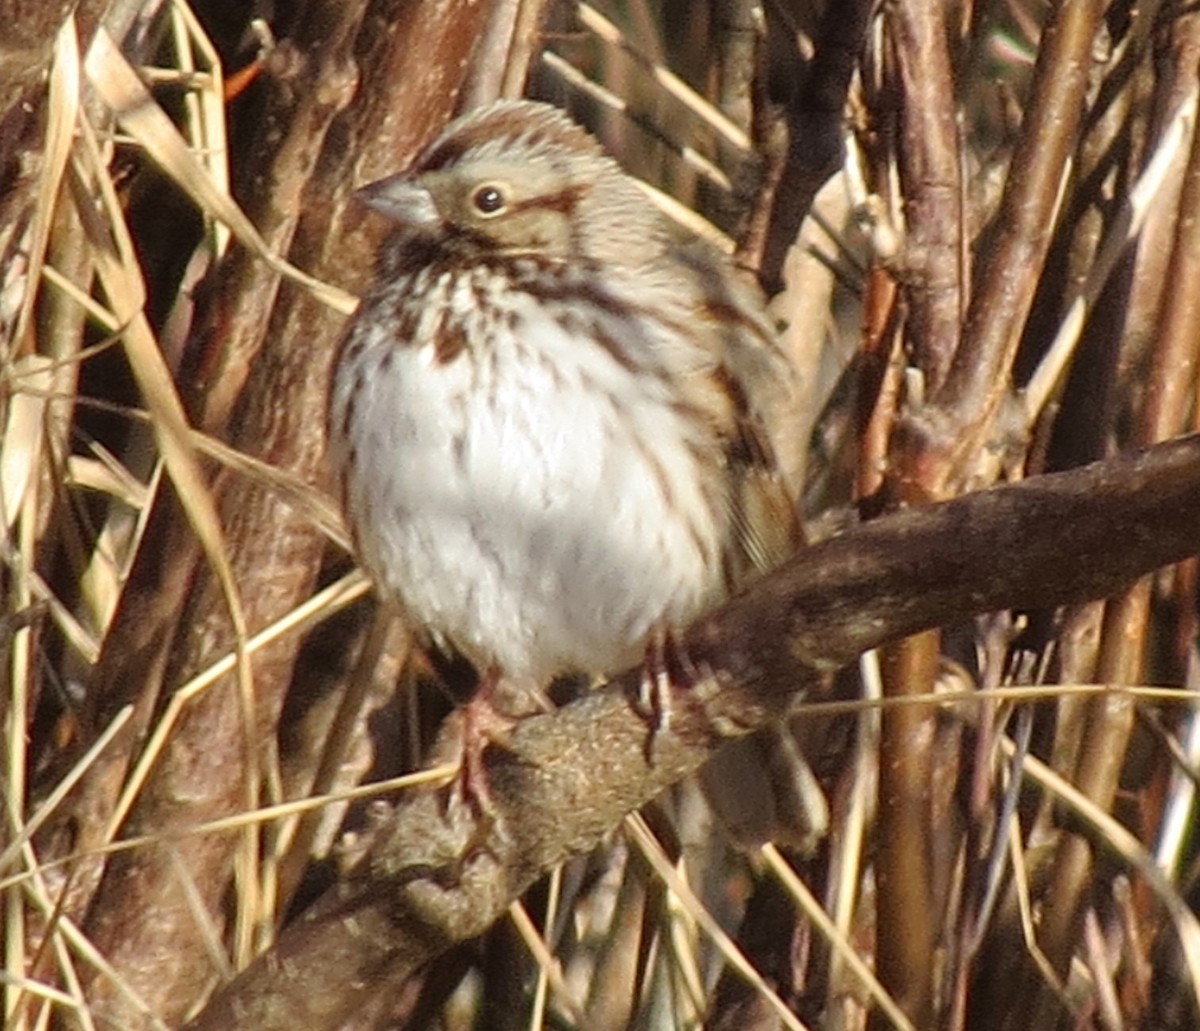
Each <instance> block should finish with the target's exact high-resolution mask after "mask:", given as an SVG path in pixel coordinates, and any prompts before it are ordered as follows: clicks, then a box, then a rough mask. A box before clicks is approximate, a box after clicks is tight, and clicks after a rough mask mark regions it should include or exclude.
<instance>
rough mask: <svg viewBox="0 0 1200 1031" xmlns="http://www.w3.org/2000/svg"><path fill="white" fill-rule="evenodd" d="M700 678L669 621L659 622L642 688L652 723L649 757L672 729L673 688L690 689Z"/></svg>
mask: <svg viewBox="0 0 1200 1031" xmlns="http://www.w3.org/2000/svg"><path fill="white" fill-rule="evenodd" d="M700 679H701V675H700V671H699V670H698V669H696V666H695V665H694V664H693V662H692V660H691V659H690V658H689V657H688V654H687V651H686V649H685V648H684V647H683V644H682V642H681V641H680V640H679V637H678V635H677V634H676V633H675V630H674V628H673V627H671V625H670V624H668V623H665V622H661V621H660V622H658V623H656V624H655V625H654V628H653V629H652V630H651V631H650V636H649V637H648V638H647V639H646V655H645V658H644V660H643V662H642V676H641V680H640V682H639V686H638V704H639V706H640V707H641V710H642V712H643V713H644V714H645V716H646V719H647V722H649V724H650V741H649V743H648V744H647V746H646V754H647V757H648V758H652V753H653V751H654V741H655V739H656V738H657V737H658V735H659V734H660V733H662V732H664V731H666V730H669V729H670V726H671V715H672V713H673V711H674V701H673V698H672V689H673V688H675V687H682V688H685V689H686V688H690V687H691V686H692V685H694V684H696V683H697V682H698V681H699V680H700Z"/></svg>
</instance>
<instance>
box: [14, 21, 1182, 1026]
mask: <svg viewBox="0 0 1200 1031" xmlns="http://www.w3.org/2000/svg"><path fill="white" fill-rule="evenodd" d="M0 17H2V18H3V26H2V28H0V331H2V334H3V336H2V341H3V351H2V359H3V378H2V380H0V401H2V407H0V432H2V436H0V519H2V520H3V534H2V536H0V558H2V560H3V563H2V572H0V580H2V583H3V590H4V607H3V612H2V616H0V657H2V659H3V666H2V668H3V675H4V681H3V691H2V692H0V708H2V711H0V715H2V718H3V728H2V735H0V782H2V784H3V797H4V802H5V808H4V818H3V823H2V830H0V905H2V911H3V929H2V932H0V933H2V934H3V941H4V946H3V947H4V963H3V974H2V975H0V981H2V984H3V994H4V998H3V1005H4V1026H5V1027H6V1028H10V1029H14V1031H18V1029H20V1031H25V1029H41V1028H48V1027H62V1028H83V1029H92V1028H96V1029H105V1031H124V1029H139V1031H140V1029H150V1028H157V1029H161V1028H177V1027H180V1026H183V1025H184V1024H185V1023H188V1022H189V1021H192V1023H191V1024H190V1025H189V1026H190V1027H193V1028H196V1029H218V1028H219V1029H246V1031H249V1029H252V1028H253V1029H267V1031H270V1029H276V1028H278V1029H282V1028H288V1029H291V1031H321V1029H329V1031H334V1029H341V1028H345V1029H350V1028H354V1029H368V1028H425V1027H430V1028H447V1029H458V1028H466V1027H476V1028H488V1029H491V1028H496V1029H507V1028H533V1027H554V1028H569V1027H580V1028H595V1029H601V1031H604V1029H610V1028H612V1029H615V1028H621V1027H626V1026H631V1027H638V1028H655V1029H657V1028H695V1027H700V1026H705V1027H709V1028H727V1029H742V1028H776V1027H789V1028H800V1027H807V1028H814V1029H815V1028H826V1029H841V1028H845V1029H851V1028H872V1029H880V1028H890V1027H895V1028H920V1029H926V1028H947V1029H950V1028H966V1029H970V1031H980V1029H993V1028H995V1029H1001V1028H1004V1029H1008V1028H1012V1029H1018V1028H1019V1029H1029V1028H1032V1029H1042V1028H1047V1029H1050V1028H1091V1027H1096V1028H1105V1029H1118V1028H1155V1029H1166V1028H1181V1029H1182V1028H1193V1027H1196V1026H1200V1009H1198V1007H1197V998H1198V997H1200V924H1198V923H1197V920H1196V916H1195V915H1194V907H1195V902H1196V900H1197V898H1198V897H1200V896H1198V889H1197V875H1198V871H1200V865H1198V856H1200V850H1198V849H1197V842H1196V840H1195V835H1194V834H1193V831H1192V826H1193V822H1194V818H1195V815H1194V814H1195V799H1194V795H1195V790H1196V776H1197V769H1198V761H1200V758H1198V757H1200V724H1198V723H1197V719H1196V712H1195V704H1194V699H1195V691H1196V690H1197V688H1198V686H1200V684H1198V675H1200V667H1198V664H1197V659H1198V653H1197V633H1196V631H1197V598H1196V570H1195V565H1194V562H1191V561H1188V562H1185V563H1184V564H1181V565H1176V566H1172V567H1169V568H1167V569H1165V570H1159V571H1158V572H1154V570H1155V569H1156V568H1157V567H1160V566H1162V565H1163V564H1164V563H1166V562H1169V561H1176V560H1178V559H1181V558H1184V557H1186V556H1187V555H1189V554H1194V553H1196V552H1198V551H1200V518H1197V512H1200V445H1197V442H1196V439H1195V438H1188V437H1184V436H1183V435H1184V434H1186V433H1187V432H1188V431H1189V430H1191V429H1193V428H1194V427H1195V424H1196V422H1197V419H1200V409H1198V407H1197V405H1196V374H1197V348H1198V347H1200V232H1197V228H1196V227H1197V224H1198V223H1197V218H1198V215H1200V137H1196V136H1195V133H1194V126H1195V113H1196V98H1197V68H1198V64H1200V15H1197V14H1196V13H1194V12H1193V11H1192V10H1191V5H1189V4H1185V3H1175V2H1167V0H1146V2H1141V3H1137V4H1134V3H1132V2H1121V0H1118V2H1113V3H1111V4H1105V3H1102V2H1100V0H1091V2H1085V0H1058V2H1052V0H977V2H975V3H971V2H969V0H963V2H957V3H955V2H946V3H940V2H933V3H931V2H929V0H888V2H885V3H882V4H875V3H869V2H864V0H841V2H829V3H827V4H822V3H821V2H819V0H777V2H773V3H767V4H764V5H759V4H757V3H752V2H747V0H707V2H697V3H670V2H655V0H629V2H627V3H616V2H612V3H610V2H607V0H605V2H597V3H596V4H594V5H590V4H575V3H571V2H567V0H491V2H489V3H480V2H468V0H424V2H415V0H413V2H400V0H297V2H294V3H291V4H275V5H272V4H266V3H264V4H241V3H217V2H212V0H194V2H192V3H191V4H189V3H187V2H186V0H175V2H172V0H80V2H79V3H73V2H70V0H55V2H46V3H36V2H29V3H20V2H17V3H13V2H9V3H0ZM521 93H530V94H531V95H535V96H538V97H542V98H545V99H550V100H553V101H554V102H556V103H559V104H562V105H564V106H566V107H568V108H569V109H570V110H571V111H572V112H573V113H575V114H576V116H577V117H579V118H580V119H581V120H583V121H585V122H586V123H587V124H589V125H590V126H591V127H593V128H594V129H595V130H596V131H597V132H598V133H599V134H600V135H601V136H602V138H603V139H604V140H605V143H606V145H607V146H608V147H609V148H610V149H611V150H612V151H613V152H614V153H615V154H617V155H618V156H619V157H620V158H621V160H622V161H623V162H624V163H625V165H626V167H627V168H629V169H630V170H631V171H633V172H634V173H636V174H637V175H639V176H641V177H642V178H644V179H645V180H647V181H648V182H649V183H650V184H651V185H653V186H654V187H656V188H657V189H658V190H659V191H660V192H661V194H662V196H663V199H664V203H668V204H670V205H671V210H672V211H673V212H674V214H675V215H676V217H678V218H680V219H681V220H685V221H687V222H688V223H689V224H691V225H692V226H693V227H694V228H696V229H697V231H701V232H704V233H705V234H707V235H709V236H710V237H711V238H712V239H713V240H714V241H715V242H716V243H717V244H718V245H719V246H726V247H729V248H730V249H732V250H734V251H736V253H737V255H738V257H739V259H740V260H741V261H743V263H745V264H746V265H748V266H750V267H752V268H754V269H756V270H758V272H759V274H760V277H761V279H762V281H763V283H764V284H765V286H766V287H767V288H768V290H769V292H770V293H771V294H772V295H774V300H773V310H774V312H775V313H776V315H777V316H778V317H779V319H780V321H781V323H782V324H786V327H787V328H786V329H785V331H784V332H785V340H786V341H787V344H788V347H789V349H790V353H791V354H792V355H793V357H794V360H795V362H796V364H797V367H798V369H799V370H800V372H801V374H802V377H803V382H804V384H805V388H806V392H807V396H806V397H805V398H804V399H803V402H802V403H800V404H798V406H797V411H796V426H795V434H794V439H795V442H796V449H795V454H794V455H792V456H789V460H790V461H792V462H793V463H795V464H796V465H798V466H802V467H803V468H804V469H805V470H806V482H807V483H808V485H809V486H808V491H807V494H806V497H805V507H806V513H807V515H808V516H809V517H810V518H811V519H812V520H813V522H814V529H815V535H816V536H818V537H819V536H821V535H828V534H831V533H834V531H835V529H837V530H838V532H837V533H835V534H834V536H833V538H832V539H830V540H827V541H825V542H824V543H821V544H817V545H815V546H814V547H813V548H811V549H809V551H810V553H806V554H805V555H803V556H800V557H799V558H798V560H797V561H796V562H795V563H793V564H792V565H790V566H789V567H787V569H786V570H785V571H784V575H783V576H781V577H776V578H774V579H771V580H769V581H766V582H764V583H763V584H762V585H761V587H760V589H752V590H751V591H750V592H749V594H748V595H747V596H746V598H745V599H742V600H741V601H740V602H737V603H735V604H734V605H732V606H730V607H729V608H727V609H726V610H723V612H722V613H719V614H718V615H717V616H716V617H714V619H713V620H710V621H707V622H705V623H704V624H703V625H702V626H699V627H698V628H694V629H693V632H692V633H691V634H690V636H689V637H688V638H687V643H688V646H689V648H691V649H692V650H693V651H694V653H695V654H697V655H699V656H701V657H702V658H704V660H705V664H706V665H707V666H708V668H711V669H712V670H714V671H715V672H716V673H717V674H719V675H718V676H716V681H718V682H719V683H720V684H721V686H722V692H718V693H717V700H718V703H719V705H724V706H725V711H724V715H725V716H726V717H731V718H727V719H724V720H722V721H720V725H721V726H722V727H723V728H725V729H726V730H728V729H729V728H730V727H731V726H733V725H737V726H742V727H751V726H755V725H759V724H761V723H763V722H764V721H766V720H769V719H771V718H777V717H778V716H779V715H780V714H782V713H784V712H785V711H787V709H788V707H789V706H793V707H794V706H795V705H797V704H799V703H800V701H801V700H800V699H799V697H797V694H798V692H799V691H800V689H801V688H807V701H806V702H804V703H803V704H801V705H800V707H799V708H796V709H795V711H794V713H793V715H794V718H795V719H796V720H797V723H796V726H797V728H798V729H799V730H800V732H801V734H802V736H803V737H804V738H805V739H806V740H807V742H808V745H807V747H808V750H809V754H810V758H811V760H812V763H813V766H814V770H815V773H816V774H817V777H818V779H819V780H820V782H821V785H822V786H823V788H824V791H825V794H826V796H827V798H828V801H829V810H830V827H829V832H828V834H827V835H825V837H824V838H823V839H822V840H821V841H820V843H819V844H818V845H817V846H816V847H815V849H814V850H813V851H812V852H811V853H808V854H799V853H789V852H787V851H786V850H782V849H777V848H775V847H773V846H767V847H765V848H763V849H762V850H760V851H758V852H756V853H754V854H744V853H740V852H737V851H736V850H733V849H731V848H730V847H729V846H727V845H726V844H725V843H724V840H723V838H722V836H721V834H720V833H719V832H718V831H716V830H715V829H714V828H713V827H712V825H711V820H710V818H709V816H708V815H707V813H706V810H705V808H704V806H703V804H702V803H701V802H700V801H699V799H698V796H697V795H696V792H695V790H694V788H692V787H690V786H689V785H688V783H687V782H684V783H683V784H682V785H680V784H679V783H677V782H680V781H681V779H682V778H683V777H684V775H685V774H686V773H688V772H690V771H692V770H694V769H695V768H696V766H697V765H698V764H699V763H700V762H701V761H702V760H703V758H704V756H705V755H706V754H708V753H709V752H710V751H711V749H712V748H713V747H714V741H713V738H714V734H713V732H712V726H713V724H712V723H711V722H705V721H704V720H701V719H695V720H693V719H691V718H690V717H687V716H685V717H684V718H683V719H682V720H681V721H680V725H679V726H678V727H676V728H673V729H672V730H671V731H670V732H664V734H663V738H664V740H662V741H660V742H657V743H656V748H658V749H659V752H658V753H657V755H656V756H655V761H654V762H652V763H649V764H647V763H645V754H644V753H645V726H644V724H643V723H642V722H641V721H640V719H639V717H637V715H636V714H631V712H630V707H629V704H628V700H627V698H626V696H625V694H624V693H623V689H622V685H621V684H620V683H617V684H616V685H614V686H613V688H612V689H611V690H608V691H603V692H598V693H597V694H596V695H594V696H591V697H589V698H587V699H584V700H583V701H581V702H580V703H577V704H576V705H573V706H569V707H567V708H566V709H564V710H563V712H562V713H561V715H560V714H556V715H553V716H548V717H539V718H538V719H537V720H536V721H531V722H532V723H533V724H534V726H533V727H532V728H523V729H525V730H527V732H525V733H523V734H522V733H519V734H518V739H517V741H516V742H515V752H514V755H515V756H517V757H518V760H519V761H506V759H505V757H500V758H497V759H496V761H497V763H498V768H497V769H496V770H495V776H496V788H497V795H498V804H499V808H500V816H499V819H498V824H499V826H498V827H495V826H491V827H489V826H485V827H482V828H481V827H479V826H478V825H476V824H475V823H473V822H472V818H471V815H470V814H466V815H464V814H461V813H454V812H450V811H448V810H447V809H446V807H445V805H444V803H443V802H442V801H440V800H439V799H440V796H431V795H430V794H429V789H428V788H425V789H421V788H419V787H413V788H410V789H408V790H405V791H403V792H401V791H398V786H399V785H400V784H410V783H418V782H419V781H420V780H421V778H420V777H416V778H409V779H406V778H407V777H408V775H410V774H412V771H414V770H415V769H418V768H419V767H420V766H421V765H422V764H423V761H424V759H425V758H426V748H427V743H428V741H429V740H430V738H431V736H432V734H433V732H434V730H435V728H436V726H437V723H438V721H439V720H440V719H441V717H442V716H443V715H444V709H445V702H444V701H443V700H442V695H441V693H440V692H438V691H437V690H436V689H431V687H430V680H431V678H432V672H431V670H430V669H429V667H428V665H427V664H426V662H425V660H424V658H423V657H422V656H421V655H420V654H417V653H416V652H415V651H413V650H411V649H409V648H408V647H407V644H406V640H405V635H404V632H403V630H402V629H401V628H399V627H397V626H393V625H391V624H390V623H389V622H388V621H387V620H386V619H385V618H383V617H382V616H380V617H378V618H377V617H376V614H374V613H373V611H372V606H371V603H370V601H369V599H368V589H367V587H366V585H365V583H364V581H363V579H362V577H361V575H360V574H358V573H356V572H355V571H354V569H353V567H352V565H351V563H350V561H349V559H348V557H347V553H346V545H345V534H344V531H343V529H342V528H341V526H340V521H339V517H338V515H337V507H336V504H335V503H334V502H333V501H332V500H331V499H330V498H329V497H328V495H327V493H326V492H325V487H326V484H325V478H324V470H323V465H322V452H323V430H322V414H321V413H322V411H323V406H324V392H325V388H326V378H327V373H328V364H329V359H330V355H331V349H332V347H333V345H334V343H335V341H336V339H337V334H338V331H339V328H340V326H341V325H342V324H343V322H344V320H345V317H346V314H347V313H348V312H349V311H350V310H352V307H353V303H354V301H353V295H354V292H355V290H357V289H360V288H361V287H362V285H363V283H364V281H365V277H366V276H368V275H369V272H370V268H371V253H372V248H373V244H374V242H375V240H376V239H377V234H378V233H379V231H380V226H379V225H378V224H376V223H375V222H374V221H372V218H371V216H369V215H367V214H366V213H365V212H364V211H363V210H362V209H361V208H360V207H358V206H356V205H355V204H354V203H353V202H352V201H351V200H350V195H351V193H352V191H353V189H354V188H355V187H357V186H359V185H362V184H364V183H366V182H368V181H370V180H372V179H375V178H379V177H381V176H383V175H385V174H388V173H390V172H392V171H395V170H397V169H399V168H401V167H403V165H404V164H405V162H406V161H407V160H408V158H409V157H410V156H411V155H412V154H413V153H414V151H415V149H416V148H417V147H419V146H420V144H421V143H422V142H423V141H424V140H426V139H427V138H428V137H429V136H430V134H431V133H433V132H435V131H436V130H437V129H438V128H439V127H440V126H441V125H442V124H443V123H444V122H445V121H446V120H447V119H448V118H449V117H450V116H451V115H452V114H453V113H454V112H455V111H456V110H459V109H461V108H462V107H464V106H467V105H469V104H472V103H476V102H480V101H483V100H487V99H489V98H492V97H495V96H497V95H517V94H521ZM1173 438H1180V439H1178V440H1174V442H1173V443H1168V444H1161V445H1160V446H1159V448H1158V449H1155V450H1151V451H1149V452H1146V453H1145V454H1144V455H1143V456H1142V457H1140V458H1136V459H1122V458H1112V457H1111V456H1114V455H1117V454H1118V453H1122V452H1129V451H1132V450H1134V449H1137V448H1145V447H1149V446H1151V445H1155V444H1159V443H1160V442H1164V441H1169V440H1172V439H1173ZM1106 458H1107V459H1108V462H1107V464H1105V465H1102V466H1100V467H1098V468H1097V469H1093V470H1091V471H1085V472H1079V471H1076V472H1065V473H1063V474H1062V475H1057V476H1056V475H1054V474H1057V473H1062V472H1063V471H1066V470H1078V469H1079V467H1081V466H1084V465H1085V464H1086V463H1089V462H1093V461H1096V460H1099V459H1106ZM1014 481H1024V482H1023V484H1022V485H1021V486H1018V487H1006V488H1002V489H1001V490H1000V491H998V492H995V493H983V494H980V493H974V492H978V491H980V490H981V489H983V488H986V487H989V486H991V485H993V484H997V483H1008V482H1014ZM959 496H962V497H961V500H958V501H952V500H950V499H954V498H956V497H959ZM853 506H856V507H857V511H858V513H859V515H860V516H861V517H862V518H863V519H864V520H866V521H867V526H866V527H865V528H851V529H847V526H848V525H849V523H850V521H851V520H850V519H849V518H848V517H847V515H846V513H848V512H850V511H853ZM900 509H904V510H906V512H905V514H903V515H900V516H897V515H895V514H894V513H895V512H896V511H897V510H900ZM830 512H833V513H835V516H834V517H832V518H831V517H830V516H829V515H828V513H830ZM1137 575H1142V579H1140V580H1136V581H1135V577H1136V576H1137ZM1101 597H1105V598H1106V600H1097V599H1099V598H1101ZM931 628H933V629H931ZM905 635H909V636H905ZM868 648H871V649H873V650H871V651H869V652H867V653H866V654H864V655H862V656H861V657H859V653H860V652H863V650H864V649H868ZM835 667H840V668H841V672H840V673H839V674H838V675H837V676H836V677H833V676H831V675H830V671H831V670H832V669H833V668H835ZM820 670H824V671H825V672H824V673H820V672H819V671H820ZM739 692H740V693H739ZM493 758H496V757H493ZM509 758H511V757H509ZM434 773H435V774H439V773H444V771H434ZM396 778H401V779H400V780H397V779H396ZM425 779H428V778H425ZM639 806H641V807H642V808H641V810H640V813H639V815H638V816H636V817H629V818H627V819H625V820H624V821H623V822H622V816H623V815H624V814H625V813H627V812H629V811H631V810H633V809H635V808H637V807H639ZM472 844H473V845H475V846H478V845H480V844H482V845H483V846H484V847H482V848H478V847H469V846H471V845H472ZM239 972H242V973H241V974H240V976H239Z"/></svg>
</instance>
